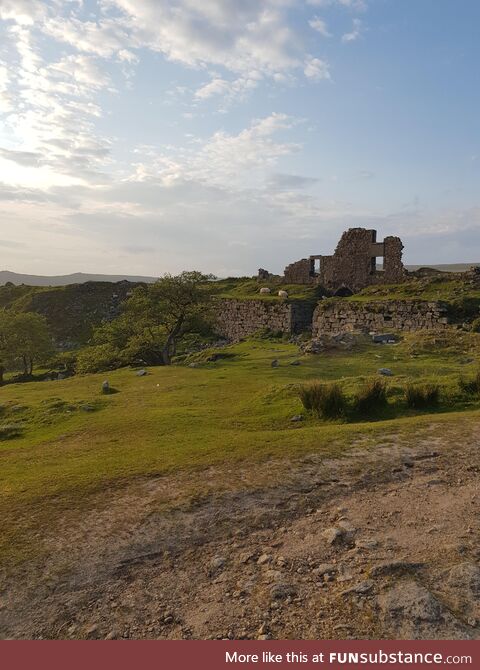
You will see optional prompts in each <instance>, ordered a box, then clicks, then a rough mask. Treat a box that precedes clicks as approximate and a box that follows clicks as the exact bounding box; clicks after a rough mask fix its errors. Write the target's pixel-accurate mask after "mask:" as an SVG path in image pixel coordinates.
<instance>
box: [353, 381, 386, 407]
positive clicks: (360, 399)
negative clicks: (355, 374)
mask: <svg viewBox="0 0 480 670" xmlns="http://www.w3.org/2000/svg"><path fill="white" fill-rule="evenodd" d="M386 406H387V385H386V384H385V382H384V381H383V380H381V379H371V380H370V381H368V382H366V384H365V385H364V386H363V388H362V389H361V390H360V392H359V393H358V395H357V396H356V398H355V401H354V409H355V410H356V411H357V412H359V414H363V415H367V416H369V415H372V414H375V413H376V412H380V411H381V410H383V409H385V407H386Z"/></svg>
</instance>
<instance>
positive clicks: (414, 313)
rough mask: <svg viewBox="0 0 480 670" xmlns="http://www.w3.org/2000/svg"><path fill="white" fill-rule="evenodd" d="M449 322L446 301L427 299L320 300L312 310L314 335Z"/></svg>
mask: <svg viewBox="0 0 480 670" xmlns="http://www.w3.org/2000/svg"><path fill="white" fill-rule="evenodd" d="M448 325H449V319H448V316H447V307H446V305H445V303H442V302H440V301H437V302H426V301H424V300H389V301H385V302H381V301H378V302H377V301H371V302H353V301H347V300H336V301H331V300H328V301H325V302H320V303H319V304H318V305H317V307H316V309H315V312H314V314H313V325H312V335H313V337H317V336H319V335H322V334H332V335H333V334H338V333H346V332H367V333H369V332H379V333H382V332H383V333H384V332H388V331H390V330H393V331H395V330H400V331H406V332H409V331H416V330H443V329H444V328H447V327H448Z"/></svg>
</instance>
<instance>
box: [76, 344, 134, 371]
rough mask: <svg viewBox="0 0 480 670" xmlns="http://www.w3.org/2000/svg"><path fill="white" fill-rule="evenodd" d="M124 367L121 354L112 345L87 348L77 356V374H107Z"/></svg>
mask: <svg viewBox="0 0 480 670" xmlns="http://www.w3.org/2000/svg"><path fill="white" fill-rule="evenodd" d="M122 365H123V362H122V359H121V355H120V352H119V351H118V349H115V347H113V346H112V345H111V344H97V345H95V346H93V347H86V348H85V349H82V350H81V351H79V352H78V354H77V372H78V373H80V374H87V373H90V372H106V371H107V370H115V368H119V367H121V366H122Z"/></svg>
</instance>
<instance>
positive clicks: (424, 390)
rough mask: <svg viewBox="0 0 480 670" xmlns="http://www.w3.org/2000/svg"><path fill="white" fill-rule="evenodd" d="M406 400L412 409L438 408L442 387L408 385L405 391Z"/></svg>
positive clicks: (436, 385)
mask: <svg viewBox="0 0 480 670" xmlns="http://www.w3.org/2000/svg"><path fill="white" fill-rule="evenodd" d="M405 400H406V403H407V407H410V409H427V408H433V407H437V406H438V404H439V402H440V386H439V385H438V384H424V385H416V384H408V385H407V387H406V389H405Z"/></svg>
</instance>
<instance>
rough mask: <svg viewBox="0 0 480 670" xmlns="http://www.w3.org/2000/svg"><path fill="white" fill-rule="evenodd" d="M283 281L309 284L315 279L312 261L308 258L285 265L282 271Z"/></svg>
mask: <svg viewBox="0 0 480 670" xmlns="http://www.w3.org/2000/svg"><path fill="white" fill-rule="evenodd" d="M284 281H285V282H286V283H287V284H311V283H312V282H314V281H315V268H314V263H313V261H312V260H311V259H310V258H302V259H301V260H300V261H296V262H295V263H290V265H287V267H286V268H285V272H284Z"/></svg>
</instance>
